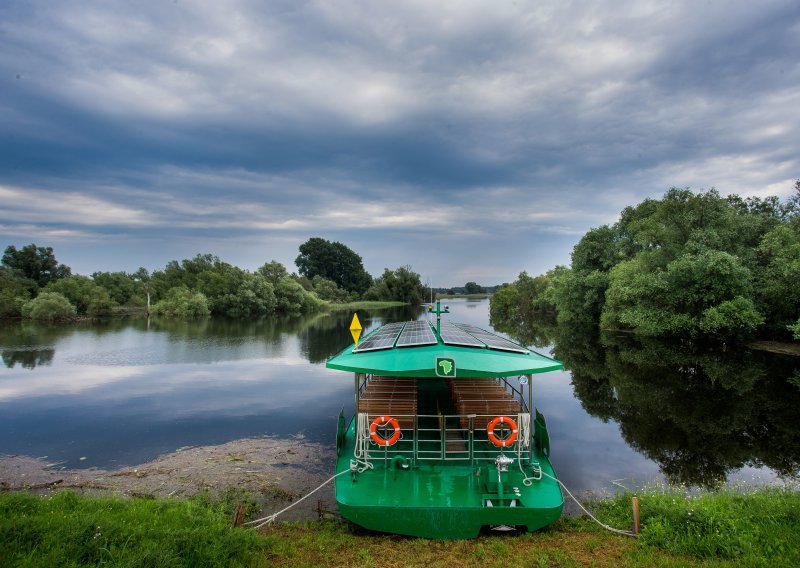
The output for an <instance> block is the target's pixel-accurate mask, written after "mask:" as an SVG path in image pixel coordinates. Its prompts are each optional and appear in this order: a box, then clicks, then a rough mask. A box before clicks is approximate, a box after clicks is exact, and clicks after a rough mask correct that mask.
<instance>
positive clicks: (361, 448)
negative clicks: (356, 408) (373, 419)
mask: <svg viewBox="0 0 800 568" xmlns="http://www.w3.org/2000/svg"><path fill="white" fill-rule="evenodd" d="M368 422H369V418H368V416H367V414H366V413H365V412H359V413H358V416H357V418H356V447H355V448H354V450H353V457H354V458H355V460H354V461H355V468H354V467H353V461H351V462H350V468H351V469H356V470H357V471H358V473H364V472H365V471H367V470H368V469H372V467H373V466H372V464H371V463H370V461H369V443H370V436H369V426H368V425H367V423H368Z"/></svg>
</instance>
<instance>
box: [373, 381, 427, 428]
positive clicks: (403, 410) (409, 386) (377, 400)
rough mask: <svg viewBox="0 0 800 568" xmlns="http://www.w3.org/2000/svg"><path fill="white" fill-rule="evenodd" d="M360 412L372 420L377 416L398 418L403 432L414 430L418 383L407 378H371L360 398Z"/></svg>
mask: <svg viewBox="0 0 800 568" xmlns="http://www.w3.org/2000/svg"><path fill="white" fill-rule="evenodd" d="M358 412H366V413H367V414H369V415H370V418H371V419H374V418H375V417H377V416H391V417H393V418H396V419H397V421H398V422H399V423H400V428H402V429H403V430H406V429H413V428H414V416H415V415H416V414H417V381H416V379H414V378H406V377H383V376H378V377H371V378H370V379H368V380H367V383H366V384H365V385H364V388H363V390H362V391H361V394H360V396H359V398H358Z"/></svg>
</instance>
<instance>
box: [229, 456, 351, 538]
mask: <svg viewBox="0 0 800 568" xmlns="http://www.w3.org/2000/svg"><path fill="white" fill-rule="evenodd" d="M351 471H352V470H350V469H346V470H344V471H340V472H339V473H337V474H336V475H334V476H333V477H331V478H330V479H328V480H327V481H325V482H324V483H323V484H322V485H320V486H319V487H317V488H316V489H314V490H313V491H311V492H309V493H307V494H306V495H304V496H303V497H301V498H300V499H298V500H297V501H295V502H294V503H292V504H291V505H289V506H288V507H286V508H285V509H281V510H280V511H278V512H277V513H273V514H271V515H268V516H266V517H262V518H260V519H256V520H254V521H248V522H246V523H245V524H246V525H255V527H253V528H256V529H260V528H261V527H263V526H264V525H268V524H270V523H272V522H274V521H275V519H276V518H277V517H278V515H280V514H282V513H285V512H286V511H288V510H289V509H291V508H292V507H294V506H295V505H298V504H300V503H302V502H303V501H305V500H306V499H307V498H309V497H311V496H312V495H313V494H314V493H316V492H317V491H319V490H320V489H322V488H323V487H325V486H326V485H327V484H328V483H330V482H331V481H333V480H334V479H336V478H337V477H339V476H340V475H344V474H345V473H350V472H351Z"/></svg>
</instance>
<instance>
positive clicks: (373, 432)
mask: <svg viewBox="0 0 800 568" xmlns="http://www.w3.org/2000/svg"><path fill="white" fill-rule="evenodd" d="M386 425H389V426H391V427H392V428H394V434H392V435H391V437H390V438H384V437H383V436H381V435H380V434H378V428H379V427H384V426H386ZM369 437H370V438H372V441H373V442H375V443H376V444H378V445H379V446H393V445H394V444H395V443H396V442H397V440H399V439H400V423H399V422H398V421H397V419H395V418H392V417H391V416H378V417H377V418H376V419H375V420H373V421H372V424H370V427H369Z"/></svg>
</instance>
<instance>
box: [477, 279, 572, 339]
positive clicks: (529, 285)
mask: <svg viewBox="0 0 800 568" xmlns="http://www.w3.org/2000/svg"><path fill="white" fill-rule="evenodd" d="M567 273H568V269H566V268H565V267H563V266H557V267H556V268H554V269H553V270H551V271H549V272H548V273H547V274H541V275H539V276H535V277H530V276H528V273H527V272H522V273H521V274H520V275H519V278H517V280H516V281H515V282H514V283H513V284H506V285H503V286H501V287H499V288H497V289H496V290H495V291H494V294H493V295H492V296H491V298H490V299H489V318H490V321H491V322H492V325H495V324H497V325H500V326H503V325H511V326H512V327H513V326H518V325H520V324H523V323H525V322H530V321H532V320H533V319H535V318H537V317H540V316H543V315H546V316H553V315H555V313H556V306H555V286H554V283H555V282H556V280H557V279H558V278H560V277H564V276H565V275H566V274H567Z"/></svg>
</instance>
